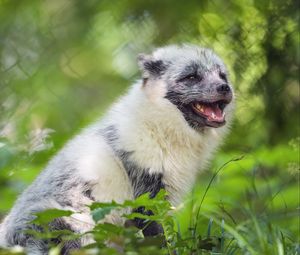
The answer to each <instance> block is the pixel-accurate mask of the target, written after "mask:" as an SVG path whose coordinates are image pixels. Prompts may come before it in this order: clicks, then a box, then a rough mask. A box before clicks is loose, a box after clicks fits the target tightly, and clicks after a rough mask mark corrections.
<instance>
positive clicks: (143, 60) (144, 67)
mask: <svg viewBox="0 0 300 255" xmlns="http://www.w3.org/2000/svg"><path fill="white" fill-rule="evenodd" d="M138 65H139V67H140V69H141V71H142V72H143V75H144V77H145V78H149V77H150V76H152V77H159V76H160V75H162V74H163V73H164V71H165V70H166V69H167V66H166V65H165V64H164V63H163V61H162V60H155V59H153V57H152V56H151V55H145V54H139V55H138Z"/></svg>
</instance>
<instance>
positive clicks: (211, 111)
mask: <svg viewBox="0 0 300 255" xmlns="http://www.w3.org/2000/svg"><path fill="white" fill-rule="evenodd" d="M203 108H204V112H203V113H204V114H205V115H206V116H207V117H208V120H211V121H224V116H223V113H222V111H221V109H220V108H219V106H218V105H217V104H216V105H204V107H203Z"/></svg>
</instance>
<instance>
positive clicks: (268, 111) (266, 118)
mask: <svg viewBox="0 0 300 255" xmlns="http://www.w3.org/2000/svg"><path fill="white" fill-rule="evenodd" d="M182 42H191V43H195V44H199V45H203V46H205V47H211V48H213V49H214V50H215V51H217V53H219V55H220V56H221V57H222V58H223V59H224V60H225V62H226V64H227V66H228V69H229V72H230V80H231V82H232V83H233V85H234V86H235V88H236V98H237V100H236V110H237V111H236V118H235V121H234V123H233V126H232V132H231V134H230V136H229V137H228V139H227V140H226V142H225V144H224V146H223V148H222V150H221V151H220V152H219V153H218V154H217V157H216V158H215V160H214V161H213V163H212V166H211V169H216V170H215V171H214V173H213V174H211V173H210V172H204V173H202V174H201V175H200V176H199V179H198V180H197V184H196V185H195V188H194V190H193V191H192V192H191V193H190V194H188V195H187V197H186V199H185V200H184V202H183V204H181V205H179V206H178V207H177V208H171V207H170V205H169V204H168V203H167V202H166V201H165V200H164V196H165V194H164V193H160V194H159V196H158V197H157V198H155V199H154V200H150V199H149V198H148V196H147V195H144V196H141V197H139V198H138V199H137V200H135V201H126V202H125V203H124V204H122V205H120V204H117V203H115V202H112V203H95V204H93V205H92V206H91V211H92V216H93V219H94V220H95V222H97V224H96V226H95V228H94V229H93V231H92V233H91V234H92V235H94V237H95V240H96V241H97V244H96V247H98V248H99V249H101V254H117V253H118V252H117V251H116V249H115V248H112V247H107V246H106V245H105V244H106V243H105V242H106V241H107V240H108V239H109V240H111V241H112V242H114V243H116V244H118V245H117V247H125V248H124V249H125V253H127V254H167V253H169V254H171V253H172V252H173V251H174V250H176V251H177V254H228V255H229V254H231V255H232V254H279V255H281V254H296V253H297V249H298V253H299V245H298V243H299V241H300V239H299V238H300V237H299V217H298V215H299V211H297V208H299V203H300V201H299V182H298V179H299V178H298V177H299V160H300V159H299V155H300V152H299V143H300V140H299V127H300V120H299V116H300V114H299V109H300V106H299V105H300V96H299V59H300V54H299V11H298V3H297V1H295V0H288V1H285V2H282V1H279V0H275V1H267V0H242V1H240V0H239V1H238V0H231V1H220V0H212V1H208V0H203V1H198V0H190V1H184V3H183V2H181V1H171V0H164V1H138V0H133V1H127V0H124V1H118V2H117V1H110V0H102V1H94V0H88V1H80V0H74V1H67V0H45V1H38V0H33V1H18V0H2V1H0V74H1V75H0V76H1V79H0V91H1V93H0V218H2V217H4V215H5V214H6V213H7V212H8V210H9V209H10V208H11V207H12V205H13V203H14V201H15V199H16V197H17V195H18V194H19V193H20V192H21V191H22V190H24V188H25V187H26V186H28V185H29V184H30V182H31V181H32V180H33V179H34V178H35V176H36V175H37V174H38V173H39V172H40V171H41V169H42V168H43V167H44V166H45V164H46V163H47V162H48V161H49V159H50V157H51V156H52V155H53V154H54V153H56V152H57V151H58V149H59V148H60V147H61V146H62V145H63V144H64V143H65V142H66V141H67V140H68V139H70V138H71V137H72V136H73V135H74V134H75V133H77V132H78V131H79V130H80V128H82V127H84V126H85V125H87V124H88V123H90V122H91V121H93V120H95V119H96V118H98V116H99V115H101V114H102V113H103V112H104V111H105V110H106V109H107V107H108V105H109V104H111V103H112V102H113V101H114V100H115V98H116V97H117V96H118V95H120V94H121V93H123V92H124V91H125V90H126V88H127V86H129V84H131V83H132V82H133V81H134V80H135V79H136V78H137V77H138V76H139V74H138V71H137V65H136V55H137V54H138V53H140V52H149V51H150V49H151V48H153V47H156V46H160V45H165V44H170V43H182ZM241 155H243V157H242V158H241ZM231 159H240V160H238V161H234V162H230V164H227V163H226V162H229V161H231ZM224 163H225V164H226V165H224ZM141 205H144V206H147V208H150V209H151V210H153V211H154V212H155V214H154V215H153V216H141V215H139V217H143V218H145V219H146V220H153V219H155V220H157V221H159V222H160V223H161V224H162V226H163V228H164V231H165V234H164V235H165V236H164V239H166V240H167V242H166V243H165V242H164V244H165V245H162V240H161V239H162V238H161V237H156V238H144V237H143V236H142V234H141V232H140V231H138V230H137V229H133V228H123V227H120V226H115V225H111V224H108V223H103V220H104V219H105V217H106V216H107V214H109V213H112V212H114V211H120V210H124V209H125V208H135V207H137V206H141ZM70 213H71V212H69V211H59V210H53V211H51V210H50V211H47V212H43V213H39V214H37V218H36V219H35V223H36V224H39V225H41V226H42V228H43V231H44V232H43V234H41V233H31V234H36V235H37V236H40V237H41V236H43V238H51V237H54V236H55V235H57V236H60V237H61V238H62V239H63V240H68V239H70V238H71V239H72V238H78V236H76V235H72V234H71V233H67V232H55V231H51V229H49V228H48V224H47V223H46V222H48V221H51V220H52V219H54V218H56V217H62V216H69V215H70ZM136 216H138V215H137V214H136V213H133V214H126V215H124V217H126V218H127V219H130V218H134V217H136ZM297 245H298V246H297ZM161 247H162V248H161ZM59 249H60V247H53V249H52V250H51V252H52V254H58V252H59ZM11 252H12V251H6V250H0V254H10V253H11ZM15 252H16V253H21V251H20V250H15ZM79 254H85V250H82V251H80V252H79Z"/></svg>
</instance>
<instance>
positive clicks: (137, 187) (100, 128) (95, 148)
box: [0, 45, 234, 254]
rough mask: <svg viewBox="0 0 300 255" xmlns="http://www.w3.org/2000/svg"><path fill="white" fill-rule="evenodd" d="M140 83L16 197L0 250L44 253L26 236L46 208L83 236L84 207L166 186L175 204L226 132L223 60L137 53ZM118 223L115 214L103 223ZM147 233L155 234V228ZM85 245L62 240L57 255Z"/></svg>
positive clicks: (43, 246)
mask: <svg viewBox="0 0 300 255" xmlns="http://www.w3.org/2000/svg"><path fill="white" fill-rule="evenodd" d="M138 63H139V66H140V69H141V71H142V79H141V80H139V81H138V82H136V83H135V84H133V86H132V87H131V88H130V89H129V91H128V93H127V94H126V95H124V96H123V97H121V98H120V99H119V100H118V101H117V102H116V103H115V104H114V105H113V106H112V107H111V108H110V110H109V111H108V112H107V114H106V115H105V116H104V118H102V119H101V120H100V121H97V122H96V123H94V124H92V125H91V126H89V127H88V128H86V129H85V130H83V132H82V133H80V134H79V135H77V136H76V137H75V138H73V139H72V140H71V141H70V142H69V143H67V144H66V146H65V147H64V148H62V150H61V151H60V152H58V154H57V155H56V156H55V157H54V158H53V159H52V160H51V161H50V162H49V164H48V166H47V167H46V168H45V169H44V170H43V171H42V172H41V174H40V175H39V176H38V177H37V178H36V180H35V181H34V182H33V183H32V184H31V186H29V187H28V188H27V189H26V190H25V191H24V192H23V193H22V194H21V195H20V197H19V198H18V200H17V201H16V203H15V205H14V207H13V208H12V210H11V211H10V213H9V214H8V215H7V217H6V218H5V219H4V221H3V223H2V224H1V227H0V246H1V245H2V246H4V247H7V246H13V245H20V246H23V247H25V248H26V249H27V251H28V252H29V253H31V254H44V253H45V254H46V253H47V251H48V249H49V247H48V244H47V242H45V241H42V240H37V239H35V238H33V237H32V236H30V235H28V234H26V233H25V232H24V231H25V230H26V229H35V226H34V225H32V224H29V222H30V221H31V220H33V219H34V217H35V216H34V215H33V214H34V213H36V212H39V211H43V210H45V209H50V208H58V209H65V210H72V211H74V214H73V215H72V216H70V217H64V218H61V219H57V220H54V221H53V222H52V223H51V227H52V228H53V229H69V230H72V231H74V232H77V233H83V232H86V231H88V230H90V229H92V228H93V226H94V223H93V220H92V219H91V216H90V212H89V209H88V207H87V206H86V205H88V204H91V203H92V202H94V201H99V202H110V201H112V200H114V201H117V202H120V203H122V202H123V201H124V200H128V199H134V198H136V197H138V196H139V195H141V194H143V193H146V192H149V193H150V196H151V197H154V196H155V195H156V194H157V193H158V192H159V190H160V189H162V188H163V189H166V191H167V192H168V199H169V200H170V202H171V204H172V205H174V206H176V205H178V203H180V201H181V200H182V198H183V196H184V195H185V194H186V193H187V192H188V191H189V190H190V189H191V187H192V186H193V183H194V181H195V179H196V175H197V173H198V172H199V171H200V170H201V169H203V168H205V166H206V165H207V163H208V162H209V160H210V158H211V156H212V153H213V152H214V151H215V150H216V148H217V147H218V145H219V144H220V142H222V140H223V138H224V135H225V134H226V133H227V131H228V126H229V125H228V122H230V120H231V119H232V113H233V108H234V107H233V97H234V96H233V89H232V86H231V84H230V82H229V80H228V77H227V76H228V74H227V71H226V68H225V66H224V64H223V62H222V60H221V59H220V58H219V57H218V56H217V55H216V54H215V53H213V51H211V50H209V49H205V48H200V47H197V46H193V45H183V46H166V47H163V48H158V49H156V50H155V51H154V52H153V53H152V54H150V55H140V56H139V57H138ZM108 220H109V221H111V222H112V223H115V224H123V223H124V222H123V220H122V218H121V217H117V216H115V215H111V216H110V218H109V219H108ZM136 225H137V226H138V227H140V228H144V230H143V231H144V234H145V235H155V234H157V233H160V232H161V231H162V230H161V227H160V226H159V225H158V224H155V222H153V224H150V225H149V226H147V227H146V228H145V225H144V224H143V222H142V221H137V222H136ZM88 242H90V240H85V239H84V238H82V239H80V240H76V241H69V242H66V243H65V244H64V246H63V249H62V253H68V252H69V251H70V250H71V249H76V248H79V247H81V246H83V245H85V244H87V243H88Z"/></svg>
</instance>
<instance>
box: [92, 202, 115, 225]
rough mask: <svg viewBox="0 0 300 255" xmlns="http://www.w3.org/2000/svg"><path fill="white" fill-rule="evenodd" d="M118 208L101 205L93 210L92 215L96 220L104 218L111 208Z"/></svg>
mask: <svg viewBox="0 0 300 255" xmlns="http://www.w3.org/2000/svg"><path fill="white" fill-rule="evenodd" d="M116 208H118V207H117V206H106V207H103V208H101V207H99V208H97V209H95V210H93V211H92V217H93V220H94V221H95V222H98V221H99V220H102V219H104V217H105V216H106V215H107V214H109V213H110V212H111V210H113V209H116Z"/></svg>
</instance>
